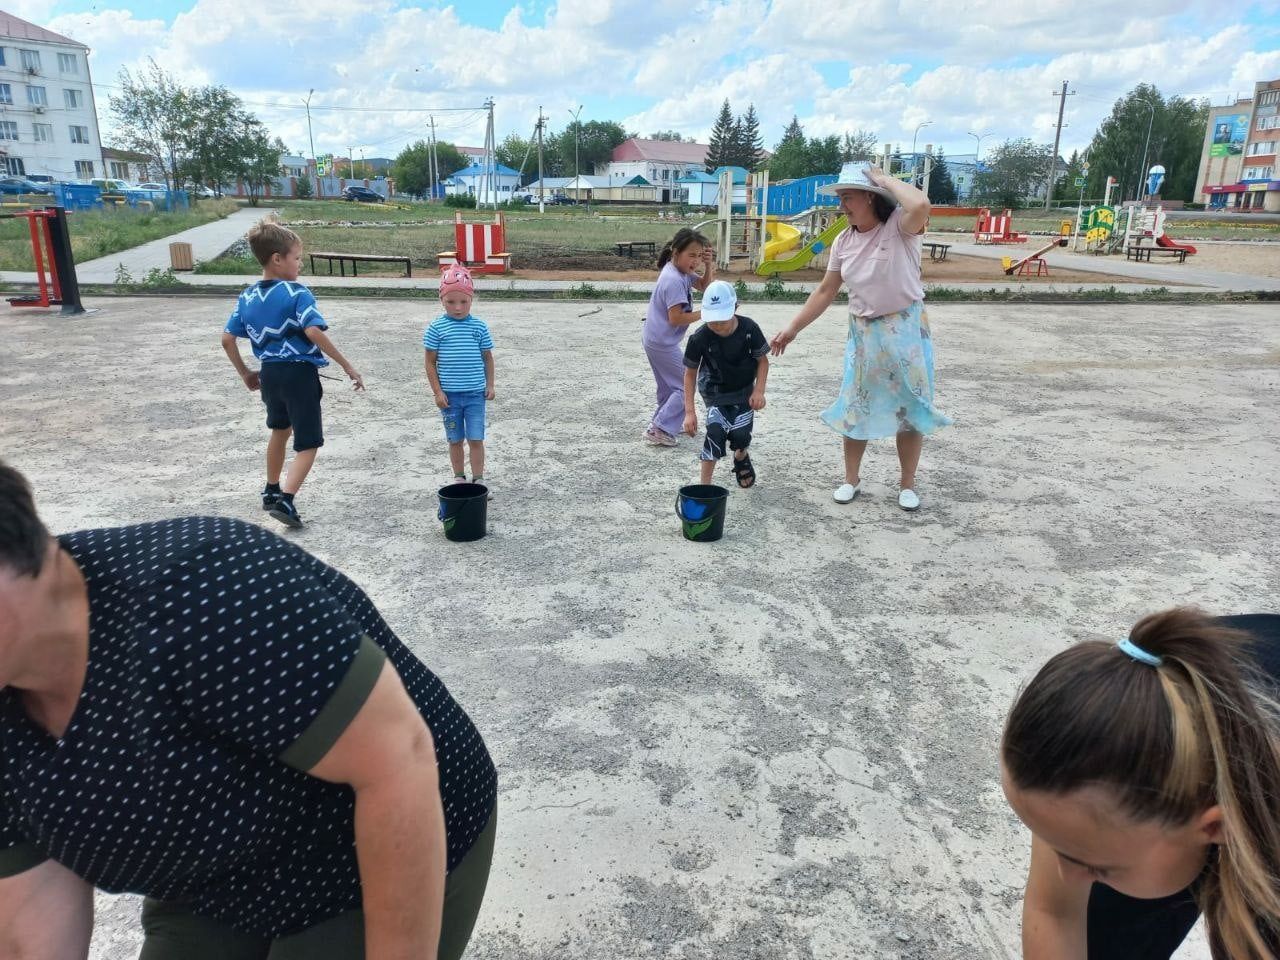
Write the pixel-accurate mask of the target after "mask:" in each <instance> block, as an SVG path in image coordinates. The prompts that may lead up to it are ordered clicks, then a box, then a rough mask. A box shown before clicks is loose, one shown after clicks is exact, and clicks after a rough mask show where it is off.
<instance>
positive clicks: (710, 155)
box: [707, 97, 735, 173]
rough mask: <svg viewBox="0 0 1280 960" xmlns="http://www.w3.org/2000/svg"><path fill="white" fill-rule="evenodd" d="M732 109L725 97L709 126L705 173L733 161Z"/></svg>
mask: <svg viewBox="0 0 1280 960" xmlns="http://www.w3.org/2000/svg"><path fill="white" fill-rule="evenodd" d="M734 126H735V124H734V120H733V110H732V109H730V107H729V99H728V97H726V98H725V101H724V103H723V104H722V105H721V106H720V116H718V117H716V123H715V126H713V127H712V128H711V144H710V145H709V146H708V147H707V173H712V172H714V171H715V169H716V167H723V166H727V165H729V164H731V163H733V149H734Z"/></svg>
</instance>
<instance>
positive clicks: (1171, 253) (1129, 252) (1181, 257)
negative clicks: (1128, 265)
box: [1124, 243, 1187, 263]
mask: <svg viewBox="0 0 1280 960" xmlns="http://www.w3.org/2000/svg"><path fill="white" fill-rule="evenodd" d="M1153 253H1154V254H1159V255H1160V256H1165V257H1177V258H1178V262H1179V263H1186V262H1187V251H1185V250H1176V249H1171V248H1169V247H1149V246H1147V245H1146V244H1143V243H1131V244H1129V246H1127V247H1125V248H1124V255H1125V259H1126V260H1133V261H1135V262H1142V261H1145V262H1147V263H1150V262H1151V255H1152V254H1153Z"/></svg>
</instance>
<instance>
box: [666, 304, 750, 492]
mask: <svg viewBox="0 0 1280 960" xmlns="http://www.w3.org/2000/svg"><path fill="white" fill-rule="evenodd" d="M737 308H738V297H737V294H736V293H734V290H733V286H732V285H731V284H729V283H726V282H725V281H724V280H716V281H715V282H714V283H711V284H709V285H708V286H707V289H706V291H705V292H704V293H703V294H702V319H703V321H704V323H703V324H702V326H701V327H699V328H698V329H697V331H695V332H694V333H693V334H692V335H691V336H690V337H689V341H688V343H687V344H686V346H685V350H684V368H685V369H684V432H685V433H687V434H689V436H691V437H692V436H695V435H696V434H697V432H698V412H697V410H696V409H695V408H694V405H693V386H694V381H695V379H696V380H697V385H698V392H699V393H701V394H702V399H703V401H704V402H705V403H706V405H707V436H706V440H705V441H704V442H703V444H702V452H701V453H700V454H699V459H700V460H701V461H702V463H701V469H702V482H703V483H710V482H711V475H712V473H713V472H714V471H715V468H716V461H717V460H719V459H720V458H721V457H723V456H724V452H725V449H726V448H729V449H732V450H733V475H734V477H735V478H736V479H737V481H738V486H740V487H744V488H745V487H749V486H751V485H752V484H754V483H755V482H756V472H755V468H754V467H753V466H752V464H751V457H750V456H749V455H748V453H747V448H748V447H749V446H751V427H752V425H753V423H754V422H755V412H756V411H757V410H763V409H764V385H765V381H766V380H767V379H768V377H769V342H768V341H767V340H766V339H765V338H764V334H763V333H762V332H761V331H760V328H759V327H758V326H757V325H756V322H755V321H754V320H752V319H751V318H750V317H743V316H739V315H738V313H737Z"/></svg>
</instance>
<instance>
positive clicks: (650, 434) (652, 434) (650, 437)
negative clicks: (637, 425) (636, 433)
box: [644, 424, 676, 447]
mask: <svg viewBox="0 0 1280 960" xmlns="http://www.w3.org/2000/svg"><path fill="white" fill-rule="evenodd" d="M644 439H645V441H646V442H648V443H651V444H653V445H654V446H655V447H674V446H675V445H676V438H675V437H673V436H672V435H671V434H669V433H667V431H665V430H659V429H658V428H657V427H655V426H653V425H652V424H651V425H650V426H649V428H648V429H647V430H645V432H644Z"/></svg>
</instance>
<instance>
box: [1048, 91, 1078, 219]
mask: <svg viewBox="0 0 1280 960" xmlns="http://www.w3.org/2000/svg"><path fill="white" fill-rule="evenodd" d="M1075 95H1076V92H1075V91H1074V90H1072V91H1071V92H1070V93H1067V81H1066V80H1063V81H1062V92H1061V93H1054V96H1055V97H1061V98H1062V99H1061V100H1059V101H1058V125H1057V126H1056V127H1055V128H1054V133H1053V153H1052V154H1050V155H1049V179H1048V181H1047V182H1046V184H1045V188H1044V208H1045V209H1046V210H1048V209H1049V204H1050V203H1052V202H1053V180H1054V177H1056V176H1057V175H1058V144H1060V143H1061V142H1062V126H1063V124H1062V115H1063V113H1064V112H1065V111H1066V109H1067V97H1074V96H1075Z"/></svg>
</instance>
